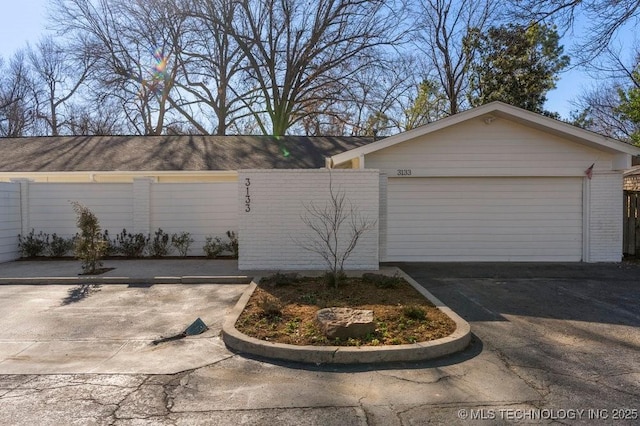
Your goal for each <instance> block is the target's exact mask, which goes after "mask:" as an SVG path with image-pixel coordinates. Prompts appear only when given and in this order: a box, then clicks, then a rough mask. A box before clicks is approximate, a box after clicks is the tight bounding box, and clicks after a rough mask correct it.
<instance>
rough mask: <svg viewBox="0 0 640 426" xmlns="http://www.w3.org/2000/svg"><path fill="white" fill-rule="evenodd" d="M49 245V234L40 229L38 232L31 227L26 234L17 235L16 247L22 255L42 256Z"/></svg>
mask: <svg viewBox="0 0 640 426" xmlns="http://www.w3.org/2000/svg"><path fill="white" fill-rule="evenodd" d="M48 246H49V234H45V233H43V232H42V231H40V232H39V233H38V234H36V233H35V231H34V230H33V229H32V230H31V232H29V233H28V234H27V235H26V236H24V237H23V236H22V235H18V248H19V249H20V253H21V254H22V257H36V256H42V255H43V254H44V253H45V251H46V250H47V247H48Z"/></svg>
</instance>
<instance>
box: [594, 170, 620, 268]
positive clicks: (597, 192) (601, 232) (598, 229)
mask: <svg viewBox="0 0 640 426" xmlns="http://www.w3.org/2000/svg"><path fill="white" fill-rule="evenodd" d="M588 188H589V206H590V210H589V231H588V232H589V246H588V258H587V259H586V261H587V262H620V260H621V259H622V174H621V173H615V172H613V173H607V174H594V175H593V178H592V179H591V181H590V182H589V184H588Z"/></svg>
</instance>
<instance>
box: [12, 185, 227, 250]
mask: <svg viewBox="0 0 640 426" xmlns="http://www.w3.org/2000/svg"><path fill="white" fill-rule="evenodd" d="M0 201H1V203H0V261H9V260H13V259H16V258H18V257H19V253H18V238H17V236H18V234H23V235H26V234H28V233H29V232H30V231H31V230H32V229H33V230H34V231H35V232H36V233H38V232H40V231H42V232H44V233H46V234H49V235H51V234H54V233H55V234H57V235H59V236H63V237H71V236H73V235H75V234H76V233H77V232H78V229H77V227H76V215H75V212H74V211H73V207H72V205H71V201H78V202H80V203H82V204H84V205H85V206H87V207H89V209H90V210H91V211H92V212H93V213H94V214H95V215H96V216H97V217H98V220H99V221H100V226H101V228H102V229H103V230H108V231H109V234H110V235H111V238H115V236H116V234H119V233H120V232H121V231H122V230H123V229H126V230H127V231H128V232H130V233H138V232H141V233H143V234H151V235H153V233H154V232H155V231H156V230H157V229H158V228H162V230H163V231H164V232H166V233H167V234H173V233H180V232H189V233H191V238H193V240H194V242H193V243H192V245H191V249H190V253H189V255H195V256H201V255H204V251H203V249H202V247H203V246H204V242H205V240H206V237H207V236H210V235H211V236H214V237H221V238H222V239H223V240H224V241H226V232H227V231H234V232H237V229H238V207H237V203H238V196H237V183H236V182H210V183H155V182H154V181H153V179H149V178H140V179H135V180H134V182H133V183H34V182H29V181H26V180H25V181H21V182H20V183H10V184H9V183H0ZM174 254H176V253H174Z"/></svg>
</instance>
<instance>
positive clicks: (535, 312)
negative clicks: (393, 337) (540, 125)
mask: <svg viewBox="0 0 640 426" xmlns="http://www.w3.org/2000/svg"><path fill="white" fill-rule="evenodd" d="M399 266H400V267H401V268H402V269H403V270H405V271H406V272H407V273H409V275H411V276H412V277H414V278H415V279H416V280H417V281H418V282H419V283H421V284H422V285H424V286H425V287H426V288H428V289H429V291H431V292H432V293H434V294H435V295H436V296H437V297H438V298H440V299H441V300H442V301H443V302H444V303H446V304H447V305H449V306H450V307H451V308H453V309H454V310H455V311H456V312H458V313H459V314H460V315H461V316H462V317H463V318H465V319H466V320H467V321H469V322H470V324H471V327H472V331H473V333H474V339H473V342H472V345H471V346H470V347H469V349H467V350H466V351H464V352H462V353H459V354H456V355H454V356H451V357H446V358H443V359H439V360H434V361H430V362H424V363H405V364H395V365H385V366H370V365H369V366H360V367H353V366H351V367H344V366H343V367H337V366H336V367H326V366H309V365H299V364H292V363H284V362H283V363H270V362H265V361H264V360H260V359H251V358H246V357H243V356H241V355H239V354H234V353H231V352H228V351H227V353H226V355H225V356H224V357H220V358H219V359H217V360H215V362H212V363H211V364H210V365H208V366H205V367H202V368H196V369H192V370H188V371H183V372H180V373H177V374H170V375H149V374H66V375H65V374H62V375H61V374H58V375H44V374H33V375H3V376H0V424H3V425H4V424H7V425H9V424H10V425H22V424H24V425H27V424H38V425H58V424H82V425H85V424H86V425H94V424H95V425H229V424H252V425H253V424H255V425H261V424H268V423H276V424H279V425H417V424H453V425H455V424H514V423H522V424H531V423H536V424H537V423H546V424H638V421H639V420H638V419H637V417H636V418H635V419H634V418H633V411H629V412H626V413H625V412H617V411H615V410H618V409H628V410H636V412H637V410H640V403H639V402H638V401H640V360H639V359H638V356H637V355H638V353H639V352H640V351H639V350H640V313H639V312H638V309H637V307H638V301H640V266H638V265H630V264H622V265H585V264H570V265H566V264H552V265H539V264H538V265H526V264H524V265H522V264H513V265H504V264H500V265H491V264H479V265H474V264H447V265H445V264H402V265H399ZM541 410H547V411H541ZM553 410H556V411H553ZM558 410H600V411H598V413H599V414H600V415H601V416H604V414H605V413H606V414H607V417H606V418H605V417H601V418H600V419H599V420H595V419H593V418H588V416H587V414H586V413H584V412H583V414H582V417H578V418H573V419H572V418H567V417H566V416H564V417H563V416H562V415H561V414H562V411H558ZM603 410H606V412H605V411H603ZM566 412H568V411H565V412H564V413H565V414H566ZM517 413H520V414H524V413H530V414H532V415H535V414H536V413H538V415H541V416H542V418H539V419H534V420H531V419H529V420H527V419H525V421H519V420H514V419H513V418H509V417H508V416H509V415H514V414H517ZM541 413H542V414H541ZM559 413H560V414H559ZM614 413H617V414H618V415H620V414H623V415H627V418H626V419H624V418H623V419H618V420H615V421H614V418H613V415H614ZM472 415H474V416H475V419H471V417H470V416H472ZM492 417H493V418H492Z"/></svg>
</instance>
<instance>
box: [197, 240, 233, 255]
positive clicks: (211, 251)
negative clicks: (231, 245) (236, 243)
mask: <svg viewBox="0 0 640 426" xmlns="http://www.w3.org/2000/svg"><path fill="white" fill-rule="evenodd" d="M226 248H227V245H226V244H224V243H223V242H222V240H221V239H220V238H219V237H215V238H214V237H207V239H206V240H205V243H204V247H202V249H203V250H204V254H205V255H206V256H207V257H209V258H212V259H215V258H216V257H218V256H220V253H222V252H223V251H225V250H226Z"/></svg>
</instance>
